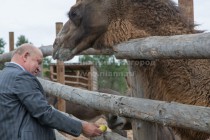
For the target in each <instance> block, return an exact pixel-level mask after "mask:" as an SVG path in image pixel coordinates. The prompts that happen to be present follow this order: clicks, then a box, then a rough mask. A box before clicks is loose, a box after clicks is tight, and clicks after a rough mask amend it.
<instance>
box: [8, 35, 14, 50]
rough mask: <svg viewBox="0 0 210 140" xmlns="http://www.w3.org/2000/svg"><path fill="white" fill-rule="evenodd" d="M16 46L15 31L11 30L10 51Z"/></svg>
mask: <svg viewBox="0 0 210 140" xmlns="http://www.w3.org/2000/svg"><path fill="white" fill-rule="evenodd" d="M14 48H15V39H14V32H9V51H13V50H14Z"/></svg>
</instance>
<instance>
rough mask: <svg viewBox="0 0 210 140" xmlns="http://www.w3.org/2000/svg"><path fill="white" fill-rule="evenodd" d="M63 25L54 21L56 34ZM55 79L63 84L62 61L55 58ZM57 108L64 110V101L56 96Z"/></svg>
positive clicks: (63, 70) (63, 71)
mask: <svg viewBox="0 0 210 140" xmlns="http://www.w3.org/2000/svg"><path fill="white" fill-rule="evenodd" d="M62 27H63V23H62V22H56V25H55V28H56V35H57V34H58V33H59V32H60V30H61V29H62ZM56 68H57V81H58V82H59V83H61V84H65V77H64V74H65V69H64V62H63V61H59V60H57V67H56ZM58 109H59V110H61V111H63V112H66V101H65V100H63V99H62V98H59V97H58Z"/></svg>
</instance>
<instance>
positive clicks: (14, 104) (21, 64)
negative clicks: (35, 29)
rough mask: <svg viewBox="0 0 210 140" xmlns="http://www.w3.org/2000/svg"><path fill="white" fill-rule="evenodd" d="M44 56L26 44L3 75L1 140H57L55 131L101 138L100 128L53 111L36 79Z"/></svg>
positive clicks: (17, 52)
mask: <svg viewBox="0 0 210 140" xmlns="http://www.w3.org/2000/svg"><path fill="white" fill-rule="evenodd" d="M42 58H43V55H42V52H41V51H40V50H39V49H38V48H36V47H34V46H33V45H31V44H23V45H22V46H20V47H19V48H18V49H16V50H15V52H14V53H13V56H12V59H11V62H10V63H7V64H6V66H5V68H4V69H3V70H2V71H1V72H0V139H1V140H55V134H54V131H53V129H58V130H60V131H63V132H66V133H68V134H70V135H73V136H79V135H80V134H81V133H83V134H84V135H86V136H88V137H92V136H99V135H101V133H102V132H101V131H100V130H99V129H98V126H96V125H95V124H91V123H88V122H85V121H78V120H75V119H72V118H70V117H67V116H66V115H64V114H63V113H61V112H60V111H58V110H56V109H53V108H52V107H51V106H50V105H49V104H48V103H47V101H46V99H45V96H44V91H43V88H42V86H41V84H40V83H39V81H38V80H37V78H36V77H35V76H36V75H37V74H38V73H39V72H40V71H41V68H40V65H41V63H42Z"/></svg>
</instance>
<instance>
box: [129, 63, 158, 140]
mask: <svg viewBox="0 0 210 140" xmlns="http://www.w3.org/2000/svg"><path fill="white" fill-rule="evenodd" d="M135 63H139V64H140V62H139V61H128V65H129V74H130V79H131V80H130V83H129V84H130V86H131V87H130V88H131V92H132V96H133V97H136V98H145V95H144V92H143V84H144V83H141V80H140V79H142V77H143V75H141V73H140V72H139V70H138V69H139V67H140V66H139V65H133V64H135ZM132 129H133V140H157V135H156V134H157V127H156V124H155V123H151V122H147V121H143V120H137V119H133V121H132Z"/></svg>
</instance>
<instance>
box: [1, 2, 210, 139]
mask: <svg viewBox="0 0 210 140" xmlns="http://www.w3.org/2000/svg"><path fill="white" fill-rule="evenodd" d="M192 2H193V0H179V3H183V4H184V5H186V4H191V8H192ZM186 13H187V15H191V16H192V14H193V13H192V9H191V10H190V11H186ZM190 20H193V17H191V18H190V19H189V21H190ZM209 38H210V33H203V34H191V35H177V36H165V37H148V38H141V39H135V40H131V41H129V42H125V43H122V44H118V45H117V46H115V47H113V48H115V50H114V51H112V50H100V51H99V50H93V49H89V50H87V51H85V52H82V53H81V54H114V55H115V56H116V57H117V58H123V59H149V60H153V59H168V58H171V59H181V58H185V59H198V58H199V59H206V58H208V59H210V40H209ZM40 49H41V51H42V52H43V54H44V56H48V55H51V54H52V46H51V45H49V46H42V47H40ZM10 59H11V52H10V53H6V54H3V55H0V62H6V61H9V60H10ZM39 80H40V82H41V83H42V85H43V87H44V90H45V92H47V93H49V94H52V95H55V96H58V97H61V98H63V99H65V100H68V101H71V102H75V103H79V104H83V105H85V106H87V107H92V108H95V109H99V110H102V111H105V112H111V113H117V114H119V115H122V116H126V117H131V118H133V119H137V120H139V119H140V120H144V121H146V122H147V121H150V122H156V123H159V124H162V125H167V126H176V127H177V126H178V127H183V128H190V129H192V130H198V131H202V132H206V133H209V134H210V108H209V107H201V106H192V105H184V104H180V103H174V102H172V103H168V102H163V101H154V100H148V99H142V98H132V97H123V96H116V95H108V94H104V93H99V92H93V91H87V90H81V89H78V88H73V87H69V86H65V85H62V84H59V83H54V82H50V81H46V80H43V79H39ZM87 93H89V94H87ZM87 95H88V96H87ZM146 125H147V126H149V125H148V124H146ZM146 125H145V126H146ZM148 128H149V127H148ZM145 130H149V129H145ZM137 132H138V131H135V132H134V136H135V135H136V136H135V137H134V139H138V138H140V137H141V139H144V140H152V137H151V135H152V134H151V135H150V134H149V135H150V136H147V135H144V136H143V137H142V136H139V135H137ZM147 134H148V132H147Z"/></svg>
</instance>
